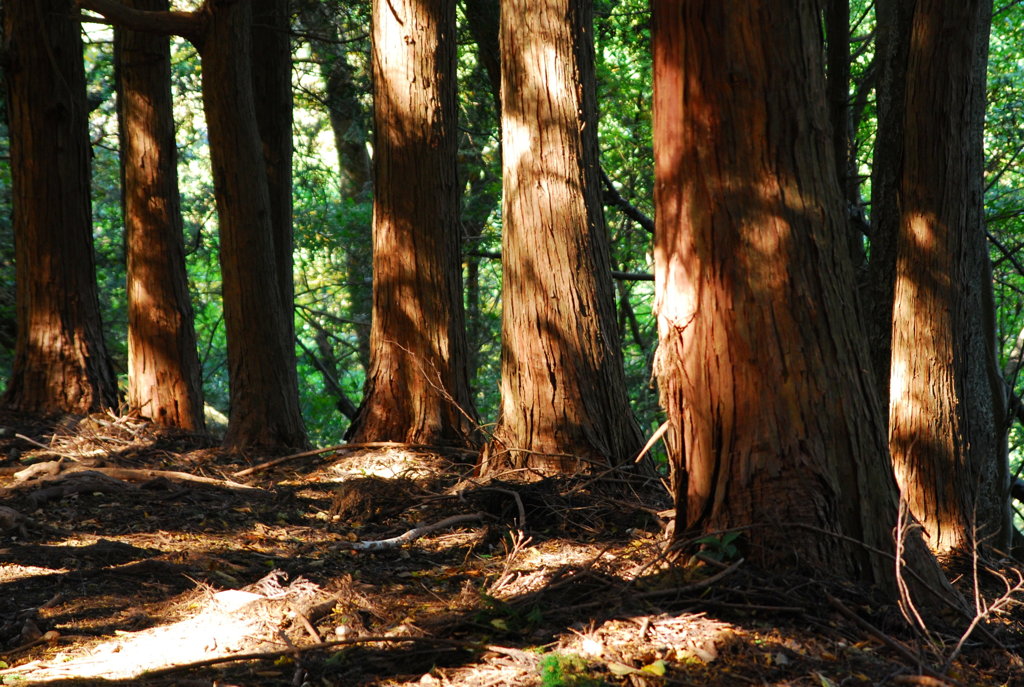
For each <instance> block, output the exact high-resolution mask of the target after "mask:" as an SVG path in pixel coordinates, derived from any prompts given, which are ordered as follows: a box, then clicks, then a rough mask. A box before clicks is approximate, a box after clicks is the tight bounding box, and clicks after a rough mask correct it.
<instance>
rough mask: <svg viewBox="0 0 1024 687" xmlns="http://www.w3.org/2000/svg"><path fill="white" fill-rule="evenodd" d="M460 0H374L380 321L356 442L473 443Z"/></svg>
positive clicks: (353, 431) (376, 298) (376, 302)
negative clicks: (460, 139)
mask: <svg viewBox="0 0 1024 687" xmlns="http://www.w3.org/2000/svg"><path fill="white" fill-rule="evenodd" d="M454 35H455V1H454V0H422V1H419V0H375V1H374V3H373V73H374V115H375V125H374V208H373V275H374V280H373V324H372V327H371V330H370V372H369V375H368V376H367V380H366V390H365V395H364V398H363V403H362V405H361V407H360V410H359V415H358V416H357V417H356V419H355V421H354V422H353V424H352V427H351V428H350V430H349V434H348V436H349V438H350V439H351V440H353V441H382V440H384V441H405V442H411V443H422V444H436V445H466V444H468V443H469V442H470V437H471V434H472V431H473V426H472V425H473V415H474V412H473V407H472V402H471V399H470V394H469V380H468V371H467V368H466V339H465V336H466V335H465V330H464V316H463V305H462V291H461V283H460V280H461V275H460V270H461V267H460V263H459V224H458V210H459V191H458V185H457V183H456V177H455V144H456V138H455V136H456V108H455V42H454Z"/></svg>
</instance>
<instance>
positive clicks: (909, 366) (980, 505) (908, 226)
mask: <svg viewBox="0 0 1024 687" xmlns="http://www.w3.org/2000/svg"><path fill="white" fill-rule="evenodd" d="M991 9H992V7H991V0H964V1H963V2H959V3H954V4H950V3H946V2H939V1H936V0H920V1H919V2H917V3H916V6H915V11H914V14H913V18H912V23H911V29H910V49H909V55H908V59H907V62H906V64H905V70H906V91H905V97H904V101H903V119H904V125H903V141H902V144H903V154H902V158H903V164H902V170H903V171H902V176H901V179H900V186H899V191H898V195H897V199H898V200H897V205H896V208H895V209H896V210H897V211H898V213H899V214H898V220H897V221H898V227H899V233H898V235H897V249H896V279H895V287H894V296H893V315H892V364H891V370H892V373H891V379H890V406H889V427H890V429H889V448H890V450H891V452H892V458H893V465H894V466H895V469H896V477H897V479H898V480H899V483H900V486H901V487H902V489H903V495H904V498H905V499H906V500H907V501H908V503H909V505H910V509H911V512H912V513H913V514H914V515H915V516H916V517H917V519H918V520H919V521H920V522H921V524H922V526H923V527H924V529H925V531H926V532H927V534H928V537H929V543H930V544H931V546H932V547H933V548H934V549H935V550H936V551H939V552H948V551H951V550H956V549H963V548H965V547H968V546H970V545H971V544H972V543H974V542H975V540H976V537H975V534H977V535H978V537H979V538H985V537H989V536H993V535H1003V536H1004V535H1005V534H1006V532H1007V529H1006V523H1007V522H1008V508H1009V503H1008V499H1007V489H1008V483H1006V481H1005V479H1006V476H1007V473H1006V471H1005V469H1003V468H1002V466H1001V462H1002V461H1004V460H1005V455H1004V454H1002V452H1001V450H1000V446H1001V440H1000V439H999V438H998V437H997V424H998V422H999V420H997V419H996V418H995V417H994V409H995V404H996V402H997V401H996V399H994V398H993V388H992V385H991V383H990V378H989V371H990V366H991V365H992V363H993V361H992V355H993V350H992V347H991V341H990V340H989V339H988V338H987V335H986V321H985V314H984V313H985V304H986V303H987V302H988V301H987V300H986V299H987V298H989V294H988V293H987V292H989V291H990V290H991V288H992V286H991V278H990V276H989V275H990V272H989V266H988V253H987V246H986V242H985V234H984V225H983V214H982V207H983V191H982V175H983V169H982V154H981V150H982V127H981V122H980V121H979V118H980V117H983V116H984V109H983V107H979V106H978V105H977V103H978V101H979V100H980V101H981V102H984V98H985V80H984V78H983V74H984V72H983V71H982V70H980V69H978V68H977V60H978V59H979V56H980V55H982V54H983V51H981V50H979V49H978V45H979V42H983V43H984V44H985V45H987V43H988V32H987V28H988V20H987V17H988V16H990V13H991ZM1000 419H1001V418H1000ZM975 528H977V530H976V531H975ZM1000 543H1003V544H1005V541H1002V542H1000Z"/></svg>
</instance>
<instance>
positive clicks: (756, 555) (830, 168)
mask: <svg viewBox="0 0 1024 687" xmlns="http://www.w3.org/2000/svg"><path fill="white" fill-rule="evenodd" d="M819 30H820V29H819V25H818V21H817V12H816V3H815V2H812V1H810V0H807V1H804V0H792V1H790V2H764V1H759V0H751V1H749V2H734V3H722V2H720V1H719V0H695V1H693V2H686V3H679V2H674V1H671V0H659V1H657V2H655V4H654V34H653V45H654V76H655V82H654V85H655V92H654V137H655V138H654V144H655V175H656V176H655V178H656V184H655V203H656V207H657V213H656V214H657V231H656V234H655V265H656V274H655V276H656V308H657V314H658V328H659V337H660V345H659V349H658V358H657V363H656V369H657V374H658V378H659V383H660V389H661V394H662V403H663V404H664V406H665V408H666V410H667V411H668V415H669V421H670V423H671V425H670V430H669V432H668V436H669V445H670V458H671V461H672V464H673V468H674V478H673V485H674V489H675V492H676V500H677V509H678V514H677V526H676V533H677V537H682V536H685V533H687V532H690V533H699V532H708V531H715V530H726V529H729V528H732V527H742V526H751V525H753V526H754V527H753V528H752V529H750V530H748V531H747V533H746V534H745V539H746V545H747V547H748V548H749V555H750V557H751V559H753V560H754V561H755V562H757V563H759V564H761V565H766V566H793V565H799V566H806V565H810V566H812V567H816V568H819V569H823V570H828V571H829V572H830V573H832V574H837V575H841V576H845V577H848V578H851V579H864V580H872V581H875V582H878V583H880V584H882V585H883V586H887V587H888V588H889V589H890V590H893V591H894V590H895V580H894V579H893V569H892V563H891V561H889V560H886V559H885V557H884V556H880V555H876V554H872V553H869V551H868V550H867V549H866V548H864V547H861V546H858V545H856V544H853V543H852V542H864V543H866V544H867V545H868V546H871V547H875V549H876V550H884V551H892V550H893V542H892V539H891V531H892V527H893V525H894V524H895V523H896V515H897V513H896V489H895V482H894V480H893V477H892V471H891V468H890V466H889V464H888V461H887V456H886V451H885V443H884V436H883V422H882V417H883V416H882V409H881V407H880V406H879V403H878V399H877V396H876V393H875V388H874V378H873V376H872V374H871V371H870V366H869V363H868V353H867V346H866V340H865V338H864V336H863V333H862V330H863V327H862V325H861V320H860V318H859V313H858V311H857V308H856V305H855V299H854V297H853V270H852V264H851V262H850V260H849V256H848V254H847V242H846V235H845V231H844V226H845V222H844V217H843V213H842V207H841V193H840V189H839V186H838V183H837V181H836V174H835V168H834V164H835V163H834V160H833V159H832V152H831V147H830V146H829V144H828V138H827V135H828V125H827V119H826V113H825V107H824V104H825V92H824V83H823V79H822V69H821V64H822V59H823V58H822V55H821V52H820V51H821V47H820V36H819ZM794 523H799V524H801V525H807V526H811V527H813V528H814V529H812V528H811V527H794V526H793V524H794ZM829 533H834V534H835V535H836V536H830V535H829ZM919 544H920V542H917V544H914V543H913V542H911V543H910V544H909V546H910V547H911V550H912V554H911V555H908V559H910V560H912V561H913V564H914V565H920V566H921V569H922V570H926V571H927V572H928V573H929V578H928V579H930V580H938V579H940V578H939V577H938V574H939V572H938V568H937V567H936V566H934V561H931V560H929V558H928V557H927V553H926V552H924V551H923V549H922V548H921V547H920V545H919Z"/></svg>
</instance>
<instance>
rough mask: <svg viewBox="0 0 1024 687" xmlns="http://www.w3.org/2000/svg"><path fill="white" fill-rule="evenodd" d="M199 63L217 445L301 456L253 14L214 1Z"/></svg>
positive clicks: (243, 6)
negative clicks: (224, 384)
mask: <svg viewBox="0 0 1024 687" xmlns="http://www.w3.org/2000/svg"><path fill="white" fill-rule="evenodd" d="M207 11H208V15H207V17H206V20H205V21H206V25H205V30H204V32H203V37H202V40H201V41H200V43H201V48H200V55H201V57H202V60H203V104H204V108H205V110H206V120H207V125H208V127H209V135H210V158H211V162H212V165H213V180H214V188H215V193H216V195H217V213H218V216H219V218H220V236H221V239H220V261H221V272H222V278H223V283H224V286H223V292H224V323H225V325H226V327H227V340H228V368H229V370H228V375H229V381H230V386H231V412H230V416H229V418H230V419H229V422H228V431H227V435H226V437H225V439H224V441H225V444H226V445H227V446H229V447H232V448H246V447H252V446H267V447H299V446H303V445H304V444H305V442H306V439H305V432H304V430H303V426H302V416H301V414H300V412H299V399H298V383H297V373H296V371H295V364H294V363H295V347H294V344H293V339H292V338H290V337H289V333H290V332H291V327H290V326H289V321H290V318H291V312H290V311H288V310H287V309H286V304H285V303H284V302H283V299H282V297H281V289H280V288H267V284H268V283H270V284H274V285H277V286H279V285H280V283H281V281H280V279H279V278H278V276H277V269H278V268H277V262H276V259H277V255H278V252H277V246H276V245H275V242H274V233H273V224H272V220H271V216H272V214H271V213H272V211H273V206H272V204H271V201H270V194H269V191H268V182H267V172H266V163H265V162H266V161H265V159H264V156H263V154H262V152H261V150H260V140H261V139H260V132H259V128H258V126H257V119H256V105H255V102H254V99H253V89H252V74H251V67H250V65H251V42H250V38H251V31H252V6H251V4H250V3H248V2H234V1H233V0H212V1H211V2H210V3H208V5H207Z"/></svg>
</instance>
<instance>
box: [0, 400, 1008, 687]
mask: <svg viewBox="0 0 1024 687" xmlns="http://www.w3.org/2000/svg"><path fill="white" fill-rule="evenodd" d="M65 425H67V426H65ZM73 425H74V427H79V428H83V434H82V435H80V436H79V435H74V434H73V430H72V428H71V427H72V425H71V424H67V423H65V424H62V425H61V426H60V427H58V428H57V430H56V431H55V432H54V435H52V436H50V435H44V434H43V433H37V434H36V435H35V436H36V438H37V440H39V443H43V444H44V445H45V448H39V447H35V448H31V450H29V449H28V448H27V447H26V446H24V445H22V444H21V443H17V442H12V441H11V440H8V442H7V443H8V444H10V443H17V447H18V448H20V449H21V450H22V454H21V456H20V458H18V459H17V464H16V465H12V466H9V467H8V468H6V469H5V471H4V470H0V489H5V490H6V492H5V494H6V498H5V501H4V506H5V507H6V508H8V509H9V510H10V511H11V512H10V513H8V515H10V518H9V520H10V523H11V524H10V526H9V528H8V529H7V531H6V532H5V533H4V534H5V535H6V539H5V540H4V542H3V544H2V545H0V661H3V662H5V663H6V664H7V665H9V666H10V668H7V669H4V670H0V678H2V680H0V684H8V683H10V684H19V683H20V684H29V683H31V682H33V681H34V682H40V681H42V682H45V681H51V680H55V679H60V680H62V681H65V682H63V683H62V684H65V685H66V686H67V687H83V686H85V685H95V684H97V682H98V681H99V680H101V679H102V680H108V681H112V682H110V684H115V685H144V686H146V687H171V686H172V685H173V686H175V687H179V686H180V685H185V684H188V685H193V684H194V685H200V684H202V685H205V686H207V687H208V686H209V685H210V684H212V683H213V682H216V683H217V684H223V685H244V686H245V687H271V686H272V685H273V686H275V687H276V686H277V685H282V684H299V685H301V684H310V685H315V686H317V687H342V686H344V687H350V686H370V685H375V686H384V685H392V686H398V685H402V686H403V687H413V686H422V685H436V686H438V687H486V686H488V685H493V686H495V687H498V686H501V685H509V686H519V685H522V686H527V685H529V686H533V685H545V686H547V687H558V686H561V687H566V686H569V685H574V686H576V687H582V686H583V685H591V686H596V685H622V686H623V687H626V686H629V687H641V686H643V687H646V686H648V685H660V684H682V685H700V686H702V687H707V686H715V687H726V686H732V685H738V684H767V685H791V686H799V687H804V686H808V687H809V686H812V685H813V686H814V687H830V686H838V685H840V684H843V685H871V684H883V683H886V681H888V682H889V683H894V682H893V681H894V679H895V678H901V679H903V680H904V682H905V683H906V684H937V683H928V682H926V681H922V680H923V679H924V677H929V676H928V675H926V674H924V673H922V671H923V670H924V669H925V668H927V667H929V666H931V669H932V670H934V665H935V664H941V661H942V660H944V659H943V656H942V655H941V654H936V653H935V651H934V650H932V649H929V648H928V647H927V646H926V645H924V644H923V643H922V642H921V641H920V638H919V637H916V636H914V635H913V634H912V633H908V632H907V630H906V626H905V624H904V623H902V621H901V619H900V618H899V617H898V615H895V616H894V615H893V614H892V613H889V612H887V611H886V610H885V605H884V604H882V603H878V602H877V600H874V599H872V597H871V596H870V593H869V591H868V590H859V589H852V588H851V589H846V588H840V589H833V592H832V593H833V594H835V595H836V596H838V597H841V598H842V599H843V601H844V602H845V603H846V604H847V606H848V608H850V609H853V610H854V611H855V612H856V613H857V614H858V615H860V616H862V617H864V618H866V619H868V620H871V621H872V622H874V623H875V625H876V626H877V627H879V628H881V630H879V633H880V634H877V635H872V634H870V633H867V632H865V631H864V630H863V628H861V627H858V626H851V624H850V623H849V622H848V621H847V620H845V619H844V618H843V616H842V615H841V614H839V613H836V610H835V608H833V607H831V606H830V605H829V604H828V603H825V602H824V601H823V598H822V595H821V592H820V590H819V589H818V587H817V585H818V584H819V583H818V581H815V580H809V579H806V578H799V577H798V578H795V579H794V578H791V577H790V578H787V577H780V576H775V575H773V574H770V573H766V572H765V571H756V570H753V569H752V568H749V566H748V565H747V564H746V563H745V562H744V561H743V560H742V559H740V558H739V557H738V554H737V552H736V551H731V550H730V549H729V548H728V547H727V546H719V548H718V549H715V550H714V551H712V553H716V554H717V555H718V558H716V559H715V560H713V561H710V562H708V561H699V560H696V559H693V560H690V561H689V562H688V563H686V562H685V561H683V562H680V561H676V562H675V563H670V562H669V561H668V560H667V559H666V558H665V556H664V552H663V536H662V532H661V526H662V525H663V524H664V517H663V513H664V509H665V508H666V507H667V506H666V505H665V503H664V500H663V499H664V491H663V490H660V487H657V488H656V489H652V490H649V491H643V489H642V488H641V489H640V491H639V492H637V491H628V492H626V493H622V492H621V491H620V492H613V493H608V492H602V491H600V490H596V491H595V490H594V485H592V484H591V483H590V482H589V481H587V480H586V479H577V480H575V481H574V480H571V479H570V480H566V481H553V480H541V481H535V482H531V483H528V484H521V483H513V482H501V481H498V482H482V481H480V480H477V479H475V478H473V477H472V476H471V475H469V469H468V468H469V466H468V465H467V464H466V463H464V462H460V461H461V458H462V457H460V456H454V457H453V456H450V455H449V456H442V455H437V454H429V453H426V452H423V451H419V450H399V449H395V448H385V449H380V450H369V449H360V450H353V451H351V452H345V451H341V452H334V453H332V452H331V451H324V452H322V453H318V454H316V455H307V456H305V457H300V458H298V459H289V460H287V461H284V462H281V463H278V464H276V465H273V466H271V467H268V468H261V469H259V470H255V471H252V472H250V473H249V474H248V475H245V476H244V479H245V480H248V484H247V485H246V487H247V488H243V489H239V488H237V486H236V485H237V479H236V478H235V477H234V476H235V475H236V474H237V473H238V472H239V471H242V470H246V469H250V468H252V467H254V466H259V465H261V461H263V460H265V459H263V458H261V457H257V456H250V457H247V458H246V459H245V460H243V459H242V458H241V457H240V456H237V455H232V454H226V453H223V452H221V451H218V450H217V449H214V448H211V447H205V448H204V447H202V445H201V444H202V442H201V441H198V440H197V439H195V438H194V437H184V438H182V440H181V442H180V443H174V442H175V441H176V439H174V437H173V436H169V435H167V434H166V433H162V432H159V431H154V432H152V433H151V434H150V433H148V432H149V430H148V429H147V428H146V427H145V426H143V425H141V424H139V423H138V422H137V421H133V420H121V419H117V418H112V417H110V416H106V415H101V416H99V417H97V418H93V419H92V420H90V421H89V422H83V421H82V420H81V419H78V420H76V421H75V423H73ZM26 431H28V430H26ZM197 447H198V448H197ZM10 449H11V446H9V445H6V444H4V442H3V440H0V455H3V454H4V452H7V451H9V450H10ZM55 450H56V451H59V452H60V453H62V454H66V456H71V457H70V458H69V457H64V458H63V459H62V460H57V459H56V458H55V457H54V451H55ZM76 451H80V452H81V455H88V456H89V458H88V460H89V461H96V460H97V459H96V456H101V460H100V462H97V463H94V464H95V465H96V466H97V467H102V468H104V469H107V468H109V469H110V470H109V472H108V473H107V475H108V477H109V479H106V480H103V481H99V482H96V483H95V485H97V486H99V487H102V489H96V490H93V489H84V490H78V491H74V492H72V491H68V492H67V493H64V492H57V493H56V495H55V496H54V497H53V498H48V499H46V500H42V499H37V498H34V496H36V495H38V494H39V493H41V492H42V491H44V490H48V489H51V487H54V486H58V487H59V486H60V485H62V484H66V483H68V482H69V481H73V480H68V479H67V478H66V477H65V476H62V474H56V475H43V474H42V473H40V475H39V476H37V477H32V478H30V479H25V480H20V481H19V480H18V479H16V478H15V477H14V476H13V475H14V474H15V473H16V472H19V471H20V470H22V469H24V467H25V466H26V465H30V464H38V465H44V466H46V464H47V463H55V462H58V463H60V464H61V465H76V464H78V459H77V458H76V457H75V452H76ZM50 467H52V466H50ZM58 467H59V466H58ZM123 467H131V468H133V469H135V470H137V471H139V472H137V473H130V472H129V473H117V472H116V470H118V469H120V468H123ZM48 469H49V468H48ZM154 469H156V470H179V471H186V472H188V473H190V474H191V475H195V476H202V477H203V478H205V479H207V480H210V481H207V482H194V481H188V480H183V479H181V478H180V477H177V476H175V475H170V476H161V477H159V478H157V479H152V478H151V477H149V476H145V471H146V470H154ZM117 474H121V475H123V476H124V477H123V478H122V477H115V476H114V475H117ZM136 475H143V477H142V478H141V479H134V481H133V480H132V479H131V478H133V477H135V476H136ZM655 486H657V485H655ZM645 488H646V487H645ZM659 490H660V491H659ZM641 497H642V498H641ZM659 499H662V501H659ZM453 517H456V518H461V519H457V520H456V521H454V522H453V523H452V524H451V525H448V526H444V527H440V528H434V529H431V526H432V525H437V524H438V523H441V522H443V521H445V520H448V519H451V518H453ZM423 528H426V531H425V532H424V533H422V534H418V535H417V536H416V537H408V538H405V539H402V537H403V536H405V535H407V534H409V533H410V532H413V533H415V532H418V531H419V530H422V529H423ZM389 540H391V541H396V543H394V544H393V545H386V546H381V547H379V548H377V549H375V550H361V549H360V548H359V546H360V545H363V544H372V543H378V544H379V543H380V542H384V541H389ZM712 543H714V542H712ZM947 564H949V562H947ZM990 564H991V565H992V566H999V565H1006V562H1005V561H1004V562H990ZM1001 569H1002V568H1001ZM274 570H280V571H283V572H284V573H286V574H287V580H282V585H281V586H280V587H279V588H278V589H277V591H275V590H274V589H272V588H268V587H266V586H264V587H259V586H254V585H257V583H258V582H259V581H260V580H262V579H264V578H265V577H266V576H267V575H268V573H270V572H271V571H274ZM965 570H967V573H966V574H964V575H963V577H962V579H963V580H965V581H966V582H965V584H970V581H971V575H970V570H969V569H967V568H965ZM1006 570H1007V575H1008V577H1007V579H1011V580H1013V579H1016V577H1015V576H1014V575H1013V574H1012V569H1009V568H1007V569H1006ZM961 572H962V571H961ZM300 577H301V578H303V579H305V580H308V586H307V585H303V584H300V585H299V588H298V589H297V591H298V592H301V593H300V594H299V596H298V597H290V596H288V595H287V594H284V593H283V592H281V591H280V590H282V589H290V588H291V587H289V582H290V583H292V586H294V585H295V580H297V579H298V578H300ZM982 581H983V582H985V580H982ZM988 582H991V583H992V584H988ZM988 582H986V584H988V587H991V589H989V588H988V587H984V586H983V587H982V592H983V594H985V595H987V596H986V598H989V597H992V595H993V594H995V595H996V596H998V595H999V594H1001V593H1003V591H1005V590H1004V589H1003V586H1000V585H998V584H995V586H993V584H994V583H995V582H998V578H997V577H992V578H991V580H988ZM1004 586H1005V585H1004ZM279 593H280V594H283V595H282V596H278V595H279ZM252 594H259V595H260V597H259V598H257V597H253V596H251V595H252ZM303 595H305V596H303ZM282 600H286V601H287V603H281V601H282ZM310 604H312V605H310ZM1020 608H1021V607H1020V606H1019V605H1011V606H1010V607H1008V608H1007V610H1006V611H1005V612H1001V613H1000V614H998V617H996V616H993V617H992V618H991V622H990V623H989V624H988V626H987V628H986V631H988V632H992V633H999V637H1000V641H1001V642H1002V643H1003V645H1004V646H1006V647H1010V650H1008V651H1004V650H1003V649H999V648H998V647H996V646H995V645H990V644H986V642H985V641H982V640H983V638H982V640H979V641H977V642H969V643H968V645H967V646H966V647H965V649H964V651H963V652H962V653H961V654H960V656H959V657H958V658H957V660H956V661H954V662H953V663H952V666H951V669H950V670H951V673H952V674H955V675H956V676H959V677H957V679H958V680H959V681H960V682H961V683H963V684H1000V685H1001V684H1004V683H1005V684H1007V685H1009V686H1011V687H1012V686H1015V685H1024V682H1022V681H1021V679H1020V676H1021V675H1024V664H1022V663H1021V661H1020V652H1019V651H1018V650H1016V649H1013V647H1018V646H1020V645H1021V644H1022V641H1021V640H1020V635H1021V634H1022V633H1021V628H1022V627H1024V619H1022V618H1021V617H1019V613H1020ZM935 630H936V632H939V633H943V632H945V633H947V634H940V635H939V636H941V638H942V640H943V641H944V642H946V643H947V644H946V645H945V648H944V649H942V651H945V652H947V653H946V655H948V652H949V651H950V650H951V648H952V646H953V645H954V644H955V641H956V640H957V639H958V637H957V636H953V635H948V630H947V629H943V628H939V627H936V628H935ZM947 635H948V636H947ZM893 637H895V639H893ZM889 640H892V641H894V642H897V643H901V645H903V646H905V647H908V650H910V651H914V652H917V654H916V655H919V656H921V657H922V658H921V660H920V661H919V662H915V663H914V665H910V664H909V663H908V662H907V661H906V659H905V657H904V656H900V655H898V654H897V653H894V651H893V650H892V648H891V645H890V644H887V643H886V642H887V641H889ZM247 652H255V653H252V654H250V653H247ZM929 652H931V653H929ZM240 654H244V655H246V656H249V657H250V658H248V659H246V660H239V655H240ZM218 657H219V661H220V662H219V663H217V664H216V665H209V664H207V663H204V662H208V661H210V660H213V659H217V658H218ZM190 662H195V663H191V664H190V665H185V666H183V665H181V664H189V663H190ZM175 666H178V667H175ZM154 671H163V672H154ZM922 675H923V676H924V677H922ZM919 678H920V679H919ZM914 680H917V682H914Z"/></svg>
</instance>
